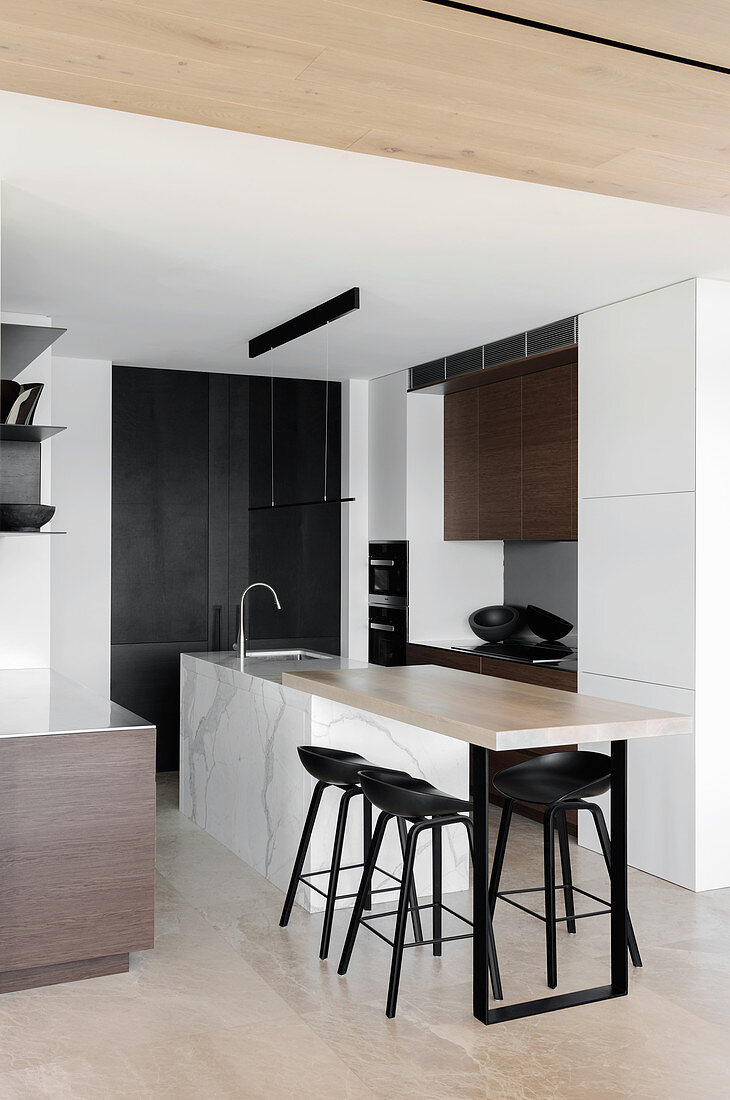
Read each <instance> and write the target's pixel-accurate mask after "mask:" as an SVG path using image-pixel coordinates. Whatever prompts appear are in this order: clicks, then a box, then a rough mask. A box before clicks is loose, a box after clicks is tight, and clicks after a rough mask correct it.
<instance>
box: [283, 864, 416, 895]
mask: <svg viewBox="0 0 730 1100" xmlns="http://www.w3.org/2000/svg"><path fill="white" fill-rule="evenodd" d="M363 866H364V864H363V863H348V864H346V865H344V866H342V867H340V871H355V870H357V869H359V868H361V867H363ZM375 870H376V871H377V872H378V873H379V874H381V875H385V877H386V878H392V879H393V882H394V883H395V886H378V887H377V888H376V889H374V890H371V891H370V893H371V894H387V893H389V892H391V891H392V890H398V889H400V879H399V878H398V876H397V875H393V874H391V873H390V871H385V870H383V868H382V867H376V868H375ZM331 874H332V868H331V867H325V868H324V870H323V871H307V872H306V873H305V874H301V875H300V876H299V881H300V882H301V883H302V885H304V886H308V887H309V889H310V890H314V892H315V893H316V894H321V896H322V897H323V898H326V897H327V891H326V890H320V888H319V886H315V884H314V883H313V882H310V881H309V879H310V878H317V876H318V875H331ZM356 897H357V891H355V893H354V894H336V895H335V901H345V900H347V899H348V898H356Z"/></svg>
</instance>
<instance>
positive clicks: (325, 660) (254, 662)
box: [181, 647, 368, 684]
mask: <svg viewBox="0 0 730 1100" xmlns="http://www.w3.org/2000/svg"><path fill="white" fill-rule="evenodd" d="M292 648H294V647H292ZM309 652H311V653H315V652H316V650H310V651H309ZM181 656H182V657H184V658H185V659H187V660H194V661H200V662H202V663H203V664H208V665H212V666H215V667H216V668H224V669H228V670H230V672H232V673H233V674H236V673H238V675H239V676H255V677H256V678H257V679H259V680H269V681H270V682H271V683H273V684H280V683H281V677H282V675H283V674H284V673H285V672H314V671H316V670H317V669H319V670H320V671H322V672H323V671H325V669H326V670H327V672H340V671H342V670H344V669H349V668H368V665H367V664H366V663H365V662H364V661H351V660H350V659H349V658H348V657H333V656H332V655H331V654H328V653H324V654H322V656H321V657H315V658H312V659H311V660H303V661H291V660H290V661H286V660H277V659H276V658H274V657H266V658H262V657H246V658H244V663H243V667H241V658H240V657H239V656H238V653H236V652H234V651H232V650H229V651H228V652H221V653H183V654H181ZM211 671H212V670H211Z"/></svg>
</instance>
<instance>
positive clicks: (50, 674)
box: [0, 668, 154, 738]
mask: <svg viewBox="0 0 730 1100" xmlns="http://www.w3.org/2000/svg"><path fill="white" fill-rule="evenodd" d="M136 728H149V729H153V728H154V726H153V725H152V724H151V723H150V722H148V721H147V720H146V719H145V718H140V717H139V715H137V714H132V712H131V711H129V710H125V709H124V707H120V706H117V704H116V703H112V702H111V700H109V699H104V698H103V697H101V696H99V695H94V694H93V692H91V691H88V690H87V689H86V688H84V687H82V686H81V685H80V684H77V683H74V681H73V680H68V679H66V677H65V676H61V675H60V674H59V673H58V672H54V671H53V669H50V668H20V669H0V738H2V737H33V736H39V735H43V734H63V733H99V732H106V731H109V730H121V729H136Z"/></svg>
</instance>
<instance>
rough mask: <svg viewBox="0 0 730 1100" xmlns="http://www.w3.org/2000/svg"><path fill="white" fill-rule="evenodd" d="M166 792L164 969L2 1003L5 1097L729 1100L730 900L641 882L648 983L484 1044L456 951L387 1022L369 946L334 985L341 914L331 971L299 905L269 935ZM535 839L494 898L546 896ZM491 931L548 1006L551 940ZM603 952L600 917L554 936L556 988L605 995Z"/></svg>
mask: <svg viewBox="0 0 730 1100" xmlns="http://www.w3.org/2000/svg"><path fill="white" fill-rule="evenodd" d="M174 781H175V777H173V776H167V777H162V778H161V782H160V784H159V795H160V797H159V815H158V842H157V847H158V856H157V866H158V878H157V891H158V892H157V935H156V946H155V950H154V951H150V952H145V953H141V954H139V955H135V956H133V957H132V964H131V971H130V973H129V974H128V975H115V976H111V977H108V978H97V979H95V980H92V981H87V982H77V983H75V984H70V985H65V986H55V987H51V988H47V989H39V990H32V991H27V992H22V993H11V994H6V995H5V996H4V997H2V998H0V1100H19V1098H22V1100H43V1098H53V1100H68V1098H74V1100H76V1098H80V1100H92V1098H93V1100H96V1098H105V1100H106V1098H112V1100H114V1098H120V1100H126V1098H131V1097H135V1098H144V1097H155V1098H157V1097H165V1098H167V1097H170V1098H174V1100H199V1098H200V1100H219V1098H223V1100H228V1098H229V1097H230V1098H236V1097H261V1098H266V1100H279V1098H288V1097H292V1098H297V1100H300V1098H301V1100H309V1098H315V1097H316V1098H328V1097H336V1098H338V1097H353V1098H359V1097H379V1098H388V1100H389V1098H393V1100H395V1098H401V1097H402V1098H407V1100H416V1098H418V1100H430V1098H434V1100H443V1098H450V1097H465V1098H466V1097H479V1098H496V1097H498V1098H500V1100H502V1098H505V1100H507V1098H512V1097H514V1098H531V1100H532V1098H535V1100H538V1098H539V1100H543V1098H550V1097H555V1098H561V1100H567V1098H572V1097H580V1098H591V1100H593V1098H601V1097H638V1098H649V1097H651V1098H662V1100H672V1098H675V1097H676V1098H680V1097H681V1098H683V1100H684V1098H694V1097H698V1098H699V1097H702V1098H708V1097H710V1098H712V1097H727V1096H730V891H728V890H726V891H717V892H714V893H708V894H702V895H695V894H691V893H689V892H687V891H684V890H680V889H678V888H676V887H673V886H669V885H668V884H667V883H664V882H662V881H660V880H658V879H653V878H651V877H650V876H648V875H643V874H641V873H639V872H632V873H631V876H630V887H631V897H632V912H633V917H634V923H635V926H636V931H637V935H638V937H639V941H640V945H641V949H642V952H643V956H644V962H645V966H644V969H643V970H641V971H636V972H632V978H631V993H630V995H629V997H628V998H622V999H620V1000H616V1001H611V1002H606V1003H603V1004H595V1005H588V1006H585V1007H584V1008H577V1009H571V1010H568V1011H564V1012H556V1013H553V1014H551V1015H548V1016H542V1017H539V1018H532V1019H527V1020H518V1021H514V1022H512V1023H506V1024H499V1025H496V1026H494V1027H490V1028H484V1027H482V1026H480V1025H479V1024H477V1023H476V1022H475V1021H474V1020H473V1018H472V1016H471V1011H470V997H471V991H470V944H469V942H468V941H466V942H464V943H456V944H451V945H447V947H446V948H445V953H444V956H443V958H442V959H440V960H436V959H434V958H433V957H432V956H431V955H429V954H428V949H424V950H419V949H414V950H412V951H410V952H407V953H406V957H405V963H404V970H403V980H402V985H401V997H400V1002H399V1006H398V1015H397V1017H396V1019H395V1020H392V1021H389V1020H386V1018H385V1015H384V1011H383V1007H384V998H385V990H386V982H387V973H388V963H389V959H388V948H387V947H386V945H385V944H383V943H382V942H381V941H380V940H378V939H377V938H376V937H374V936H371V935H369V934H368V933H365V932H364V933H362V934H361V936H360V939H359V940H358V943H357V945H356V948H355V955H354V957H353V963H352V966H351V968H350V973H349V974H348V976H347V978H346V979H343V978H338V977H337V974H336V966H337V952H338V950H339V947H340V945H341V942H342V937H343V935H344V928H345V924H346V913H344V912H343V913H339V914H338V916H337V920H336V924H335V933H334V947H333V958H332V960H331V961H330V962H328V963H321V962H320V961H319V960H318V958H317V945H318V937H319V929H320V923H321V918H320V917H314V916H309V915H307V914H306V913H305V912H304V911H303V910H301V909H298V908H297V909H296V910H295V913H294V915H293V917H292V920H291V923H290V926H289V928H288V929H286V930H281V929H280V928H279V927H278V917H279V911H280V908H281V902H282V895H281V893H280V892H279V891H278V890H277V889H275V888H274V887H273V886H271V885H270V884H269V883H268V882H266V881H265V880H264V879H262V878H261V877H260V876H259V875H257V874H256V873H255V872H254V871H252V870H251V869H250V868H248V867H247V866H246V865H245V864H243V863H241V862H240V861H239V860H238V859H236V858H235V857H234V856H233V855H232V854H231V853H230V852H228V851H226V849H225V848H222V847H221V846H220V845H219V844H217V843H216V842H215V841H214V840H212V839H211V838H210V837H208V836H207V835H206V834H205V833H202V832H201V831H200V830H199V829H197V828H196V827H195V826H194V825H192V824H191V823H190V822H189V821H187V820H186V819H185V818H183V817H182V816H181V815H180V814H179V813H178V812H177V808H176V807H177V795H176V787H175V785H174ZM494 832H495V830H493V831H492V835H494ZM540 836H541V834H540V831H539V828H538V827H537V826H535V825H533V824H532V823H530V822H527V821H523V820H521V819H520V820H518V821H517V823H516V825H515V827H514V830H513V836H512V837H511V841H510V849H509V850H508V855H507V864H506V867H505V879H504V886H505V888H509V887H510V886H512V887H516V886H520V885H537V884H538V883H539V881H540V874H541V862H540V859H541V857H540ZM574 873H575V878H576V881H577V882H579V883H580V884H581V885H584V886H586V887H587V888H588V889H590V890H593V892H596V893H599V894H600V893H601V891H602V890H604V889H605V886H606V883H605V874H604V872H603V867H602V863H601V860H600V859H599V858H598V857H596V856H594V855H593V854H592V853H590V852H587V851H585V850H583V849H577V848H576V849H574ZM468 904H469V901H468V896H467V895H464V896H462V897H459V898H458V899H457V906H458V907H461V908H462V909H463V911H465V912H466V911H468ZM457 906H455V907H457ZM496 932H497V939H498V947H499V951H500V961H501V965H502V971H503V980H504V984H505V992H506V994H507V997H508V999H510V1000H521V999H523V998H524V997H525V996H534V995H538V996H539V995H544V993H545V987H544V978H543V973H544V948H543V938H542V933H543V927H542V924H541V922H539V921H536V920H534V919H533V918H530V917H528V916H526V915H524V914H521V913H519V912H518V911H517V910H514V909H512V908H511V907H509V906H507V905H504V904H501V905H500V907H499V910H498V914H497V921H496ZM606 947H607V918H605V917H599V918H595V919H592V920H586V921H583V922H582V923H580V924H579V934H578V935H577V936H568V934H567V933H566V932H562V933H561V934H560V937H559V959H560V979H561V982H560V989H561V990H564V989H570V988H580V987H583V986H587V985H591V984H598V983H602V982H605V981H606V974H607V965H608V964H607V955H606Z"/></svg>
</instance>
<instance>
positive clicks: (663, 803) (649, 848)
mask: <svg viewBox="0 0 730 1100" xmlns="http://www.w3.org/2000/svg"><path fill="white" fill-rule="evenodd" d="M578 690H579V691H580V693H581V694H582V695H595V696H597V697H598V698H600V699H613V700H616V701H617V702H621V703H634V704H635V705H636V706H641V707H657V708H658V709H659V710H671V711H675V712H676V713H677V714H692V713H693V708H694V692H692V691H685V690H682V689H681V688H668V687H663V686H662V685H661V684H643V683H637V682H636V681H634V680H615V679H613V678H612V677H610V676H591V675H589V674H586V673H581V674H580V676H579V678H578ZM585 747H586V748H590V749H592V748H593V747H594V746H593V745H586V746H585ZM604 747H605V748H606V749H608V747H609V746H607V745H606V746H604ZM628 776H629V813H628V818H629V863H630V864H631V866H632V867H638V868H639V869H640V870H642V871H648V873H649V874H651V875H657V876H658V877H659V878H664V879H667V880H668V881H669V882H676V883H677V885H679V886H684V887H686V888H687V889H689V890H692V889H695V843H694V835H695V833H694V828H693V821H694V814H695V792H694V735H693V734H691V733H689V734H683V735H681V736H677V737H645V738H641V739H639V740H636V741H629V744H628ZM600 801H601V802H602V804H603V811H604V813H605V814H606V817H607V818H608V815H609V799H608V797H606V798H603V799H601V800H600ZM578 819H579V820H578V838H579V843H580V844H582V845H583V846H584V847H586V848H592V849H593V851H598V850H599V849H598V844H597V840H596V832H595V828H594V825H593V822H592V821H591V820H590V815H589V814H584V813H581V814H579V815H578ZM581 819H582V820H581ZM588 889H590V887H588ZM604 896H606V895H604ZM637 935H638V937H639V941H641V939H642V934H641V929H639V930H638V932H637Z"/></svg>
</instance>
